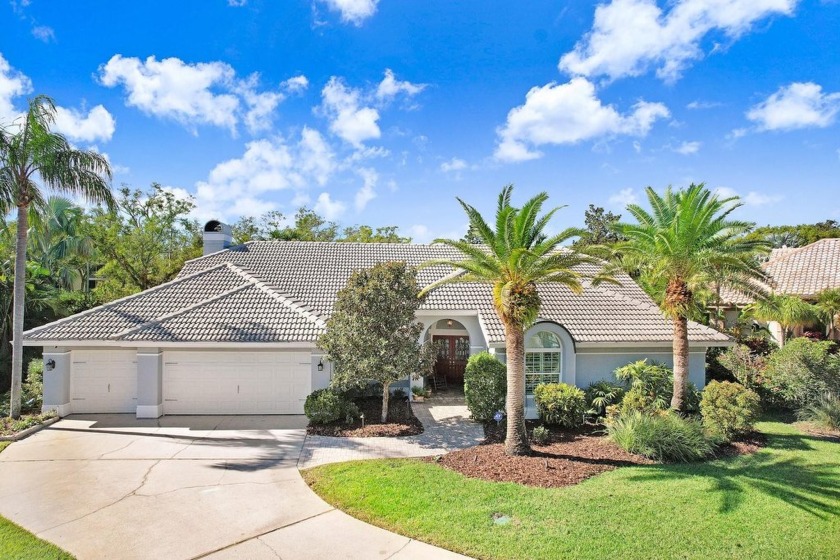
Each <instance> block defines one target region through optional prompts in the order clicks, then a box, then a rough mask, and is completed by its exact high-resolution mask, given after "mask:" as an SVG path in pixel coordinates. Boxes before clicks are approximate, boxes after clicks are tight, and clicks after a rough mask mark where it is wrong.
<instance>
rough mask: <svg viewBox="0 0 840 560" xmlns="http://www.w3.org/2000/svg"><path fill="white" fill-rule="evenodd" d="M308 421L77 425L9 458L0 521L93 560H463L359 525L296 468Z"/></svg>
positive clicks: (89, 420) (48, 433)
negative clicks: (313, 488)
mask: <svg viewBox="0 0 840 560" xmlns="http://www.w3.org/2000/svg"><path fill="white" fill-rule="evenodd" d="M305 424H306V419H305V418H304V417H288V416H206V417H204V416H191V417H163V418H161V419H159V420H137V419H135V418H134V417H133V416H130V415H90V416H80V415H75V416H71V417H69V418H67V419H64V420H62V421H60V422H58V423H56V424H53V425H52V426H50V427H49V428H47V429H45V430H42V431H41V432H39V433H37V434H35V435H33V436H31V437H29V438H27V439H25V440H23V441H20V442H17V443H14V444H13V445H11V446H9V447H8V448H7V449H6V450H5V451H4V452H3V453H2V454H0V515H3V516H4V517H6V518H8V519H11V520H12V521H15V522H16V523H18V524H20V525H22V526H23V527H25V528H27V529H28V530H30V531H32V532H33V533H35V534H37V535H38V536H39V537H41V538H44V539H46V540H49V541H51V542H54V543H55V544H57V545H58V546H60V547H62V548H64V549H65V550H67V551H69V552H71V553H73V554H75V555H76V556H77V557H78V558H80V559H86V558H167V559H170V558H172V559H174V558H204V557H208V558H216V559H221V558H248V559H255V560H258V559H260V558H275V559H276V558H278V557H280V558H283V559H284V560H292V559H309V558H312V559H316V558H393V559H399V560H407V559H415V558H463V557H459V556H457V555H454V554H452V553H449V552H446V551H443V550H441V549H437V548H435V547H432V546H429V545H426V544H423V543H420V542H417V541H413V540H411V539H408V538H406V537H401V536H398V535H395V534H393V533H389V532H388V531H384V530H382V529H378V528H375V527H372V526H370V525H367V524H365V523H362V522H360V521H358V520H355V519H353V518H351V517H349V516H347V515H345V514H344V513H342V512H340V511H337V510H335V509H334V508H332V507H331V506H330V505H328V504H327V503H325V502H324V501H322V500H321V499H320V498H318V497H317V496H316V495H315V494H314V493H313V492H312V491H311V490H310V489H309V487H308V486H307V485H306V484H305V483H304V482H303V479H302V478H301V477H300V474H299V472H298V470H297V462H298V457H299V455H300V451H301V448H302V446H303V441H304V437H305V429H304V426H305Z"/></svg>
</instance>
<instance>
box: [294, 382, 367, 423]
mask: <svg viewBox="0 0 840 560" xmlns="http://www.w3.org/2000/svg"><path fill="white" fill-rule="evenodd" d="M303 412H304V413H305V414H306V417H307V418H309V420H310V422H312V423H313V424H330V423H332V422H337V421H339V420H344V421H345V422H347V423H348V424H349V423H350V422H352V421H353V420H355V419H356V418H358V417H359V407H357V406H356V405H355V404H354V403H353V402H352V401H351V400H350V399H348V398H347V397H346V396H344V395H342V394H341V393H338V392H336V391H335V390H333V389H317V390H315V391H313V392H312V393H310V394H309V396H308V397H306V402H305V403H304V404H303Z"/></svg>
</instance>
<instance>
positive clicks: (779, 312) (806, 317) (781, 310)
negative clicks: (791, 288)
mask: <svg viewBox="0 0 840 560" xmlns="http://www.w3.org/2000/svg"><path fill="white" fill-rule="evenodd" d="M745 313H746V314H747V316H749V317H753V318H754V319H758V320H759V321H776V322H777V323H779V325H781V327H782V345H783V346H784V344H785V341H786V339H787V338H788V337H789V336H790V332H791V330H792V329H793V328H794V327H803V326H807V325H812V324H814V323H815V322H816V321H818V320H819V317H820V311H819V310H818V309H817V307H815V306H814V305H812V304H810V303H808V302H806V301H804V300H803V299H802V298H799V297H797V296H789V295H785V294H771V295H768V296H766V297H763V298H759V299H757V300H756V301H755V302H753V303H751V304H750V305H749V306H747V308H746V310H745Z"/></svg>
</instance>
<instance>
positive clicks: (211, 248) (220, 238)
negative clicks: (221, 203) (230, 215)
mask: <svg viewBox="0 0 840 560" xmlns="http://www.w3.org/2000/svg"><path fill="white" fill-rule="evenodd" d="M231 245H233V233H232V232H231V230H230V226H229V225H227V224H223V223H222V222H220V221H218V220H210V221H209V222H207V223H206V224H205V225H204V254H205V255H209V254H210V253H216V252H218V251H223V250H225V249H227V248H228V247H230V246H231Z"/></svg>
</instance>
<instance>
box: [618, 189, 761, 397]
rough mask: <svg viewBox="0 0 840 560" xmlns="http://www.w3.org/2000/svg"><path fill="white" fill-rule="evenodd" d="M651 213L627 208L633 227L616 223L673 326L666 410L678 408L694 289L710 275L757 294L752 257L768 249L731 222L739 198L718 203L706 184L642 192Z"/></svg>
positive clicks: (629, 263) (629, 256)
mask: <svg viewBox="0 0 840 560" xmlns="http://www.w3.org/2000/svg"><path fill="white" fill-rule="evenodd" d="M645 192H646V194H647V199H648V202H649V204H650V207H651V209H650V211H648V210H645V209H643V208H642V207H641V206H639V205H637V204H631V205H629V206H627V211H628V212H629V213H630V214H631V215H632V216H633V217H634V218H635V219H636V222H637V223H635V224H629V223H623V224H619V226H618V230H619V231H620V233H621V234H622V235H623V236H624V237H626V238H627V242H625V243H623V244H621V246H620V247H619V248H618V251H619V253H620V254H621V255H622V260H623V263H624V265H625V267H626V268H628V269H630V270H634V271H637V272H639V273H640V274H641V275H642V276H644V277H647V278H654V279H657V280H658V281H655V282H651V285H654V286H658V287H659V289H660V291H661V293H659V294H656V295H655V297H654V299H656V300H657V301H658V302H659V305H660V308H661V309H662V311H663V312H664V313H665V315H666V316H667V317H669V318H671V319H672V321H673V324H674V340H673V354H674V396H673V398H672V399H671V408H673V409H675V410H682V409H683V407H684V403H685V391H686V388H687V385H688V317H689V315H690V314H691V313H692V311H693V310H694V308H695V305H696V301H695V292H697V291H698V290H700V289H701V288H702V287H703V286H706V285H708V284H709V282H710V280H711V274H712V273H713V274H714V276H716V277H717V279H718V280H719V281H720V282H722V283H723V284H724V285H728V286H730V287H732V288H734V289H737V290H740V291H743V292H746V293H749V294H755V293H761V288H760V287H759V286H758V283H757V282H756V281H760V280H763V279H764V276H765V275H764V272H763V271H762V269H761V267H760V266H759V264H758V262H757V260H756V258H755V255H756V254H757V253H759V252H762V251H765V252H766V251H767V242H766V241H760V240H753V241H751V240H747V239H745V238H744V235H745V234H746V233H748V232H749V231H750V229H751V228H752V224H750V223H748V222H742V221H736V220H731V219H729V216H730V214H731V213H732V212H733V211H734V210H735V209H736V208H738V207H739V206H741V203H740V202H739V201H738V200H739V199H738V197H730V198H723V199H721V198H720V197H718V196H717V195H715V194H713V193H712V192H711V191H709V190H708V189H707V188H706V187H705V186H704V185H703V184H699V185H694V184H692V185H690V186H689V187H688V188H687V189H684V190H678V191H676V192H675V191H673V190H672V189H671V188H670V187H668V188H667V189H666V190H665V194H664V195H662V196H661V195H659V194H658V193H657V192H656V191H654V190H653V189H652V188H650V187H648V188H647V189H646V191H645Z"/></svg>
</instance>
